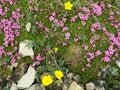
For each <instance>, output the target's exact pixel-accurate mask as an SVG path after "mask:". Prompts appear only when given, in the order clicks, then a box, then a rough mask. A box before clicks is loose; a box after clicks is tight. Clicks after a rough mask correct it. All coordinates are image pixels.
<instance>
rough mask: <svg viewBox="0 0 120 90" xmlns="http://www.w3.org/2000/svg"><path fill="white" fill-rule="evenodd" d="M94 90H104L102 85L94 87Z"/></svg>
mask: <svg viewBox="0 0 120 90" xmlns="http://www.w3.org/2000/svg"><path fill="white" fill-rule="evenodd" d="M95 90H106V89H105V88H104V87H96V89H95Z"/></svg>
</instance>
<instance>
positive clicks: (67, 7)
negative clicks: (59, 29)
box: [64, 1, 73, 10]
mask: <svg viewBox="0 0 120 90" xmlns="http://www.w3.org/2000/svg"><path fill="white" fill-rule="evenodd" d="M64 7H65V10H72V7H73V4H72V3H71V2H70V1H68V2H66V3H64Z"/></svg>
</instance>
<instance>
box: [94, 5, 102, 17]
mask: <svg viewBox="0 0 120 90" xmlns="http://www.w3.org/2000/svg"><path fill="white" fill-rule="evenodd" d="M92 7H93V10H92V11H93V13H94V14H96V15H97V16H100V15H101V14H102V8H101V7H100V6H99V5H98V4H92Z"/></svg>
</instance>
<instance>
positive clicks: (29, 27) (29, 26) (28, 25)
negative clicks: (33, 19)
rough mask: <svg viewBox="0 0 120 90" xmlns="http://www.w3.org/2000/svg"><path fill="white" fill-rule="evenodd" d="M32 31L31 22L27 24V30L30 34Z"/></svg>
mask: <svg viewBox="0 0 120 90" xmlns="http://www.w3.org/2000/svg"><path fill="white" fill-rule="evenodd" d="M30 29H31V23H30V22H28V23H27V24H26V30H27V31H28V32H29V31H30Z"/></svg>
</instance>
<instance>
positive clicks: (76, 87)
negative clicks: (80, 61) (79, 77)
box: [68, 81, 84, 90]
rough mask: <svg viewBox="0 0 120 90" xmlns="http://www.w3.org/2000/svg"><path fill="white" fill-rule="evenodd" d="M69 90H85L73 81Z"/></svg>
mask: <svg viewBox="0 0 120 90" xmlns="http://www.w3.org/2000/svg"><path fill="white" fill-rule="evenodd" d="M68 90H84V88H83V87H81V86H80V85H78V84H77V83H76V82H75V81H73V82H72V84H71V85H70V87H69V88H68Z"/></svg>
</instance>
